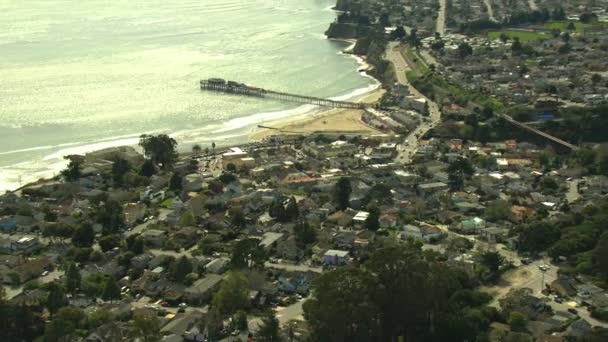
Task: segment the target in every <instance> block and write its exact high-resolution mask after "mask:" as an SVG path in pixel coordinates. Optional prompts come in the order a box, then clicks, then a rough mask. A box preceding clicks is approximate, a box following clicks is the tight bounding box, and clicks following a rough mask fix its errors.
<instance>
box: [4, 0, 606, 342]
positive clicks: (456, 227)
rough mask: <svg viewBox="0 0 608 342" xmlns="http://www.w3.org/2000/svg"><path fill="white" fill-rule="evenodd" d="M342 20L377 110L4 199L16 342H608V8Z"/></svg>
mask: <svg viewBox="0 0 608 342" xmlns="http://www.w3.org/2000/svg"><path fill="white" fill-rule="evenodd" d="M335 9H336V11H337V19H336V21H335V22H334V23H332V24H331V25H330V27H329V29H328V31H327V32H326V34H327V36H328V37H329V38H333V39H352V40H356V43H355V44H354V46H353V47H352V51H348V52H347V53H353V54H356V55H359V56H361V57H364V58H365V60H366V62H367V63H368V64H369V66H368V68H366V70H365V72H367V73H368V74H370V75H372V76H374V77H376V78H377V79H378V80H379V81H380V82H381V83H382V86H381V89H378V90H376V91H375V92H374V93H373V94H371V95H368V96H367V97H362V98H361V99H359V100H360V102H361V103H365V104H369V105H362V106H360V107H359V106H354V105H353V106H352V107H353V108H348V109H332V110H330V111H328V112H326V113H320V114H314V115H311V116H309V117H304V118H302V119H301V121H292V122H287V123H280V122H273V123H268V124H266V123H265V124H264V128H263V129H262V130H261V131H260V132H257V133H254V134H253V137H254V138H255V139H254V140H253V141H252V142H250V143H247V144H243V145H239V146H219V145H217V146H216V144H215V143H213V144H210V145H209V146H204V145H199V144H195V145H192V146H178V144H177V142H176V141H175V140H174V139H173V138H171V137H170V136H169V135H164V134H158V135H142V136H141V138H140V141H139V145H138V146H124V147H115V148H109V149H104V150H101V151H97V152H92V153H87V154H86V155H69V156H65V158H66V159H67V160H68V162H69V164H68V166H67V167H66V169H65V170H63V171H62V172H61V174H60V175H59V176H57V177H55V178H53V179H47V180H40V181H38V182H35V183H32V184H28V185H25V186H23V187H21V188H19V189H17V190H15V191H8V192H6V194H4V195H0V277H1V283H0V312H1V314H2V316H1V317H2V320H0V322H1V323H0V326H1V328H0V340H2V341H87V342H110V341H170V342H174V341H175V342H180V341H235V342H236V341H273V342H274V341H290V342H292V341H496V342H498V341H551V342H554V341H555V342H558V341H606V340H608V228H607V227H608V216H607V213H608V198H607V196H606V194H607V193H608V145H606V134H605V132H606V127H608V121H607V119H606V116H605V114H606V111H607V110H608V35H606V33H607V32H608V1H605V0H604V1H600V0H597V1H582V0H575V1H568V2H563V1H553V0H542V1H541V0H536V1H534V0H530V1H527V0H526V1H524V0H515V1H507V0H485V1H472V0H460V1H449V0H439V1H436V0H423V1H409V0H406V1H391V0H376V1H363V0H339V1H338V3H337V4H336V8H335ZM214 82H219V81H214ZM222 82H223V80H222ZM222 84H223V83H222ZM223 96H233V97H234V100H235V101H238V99H239V98H238V95H235V94H233V95H223ZM328 101H329V100H328ZM332 103H336V102H335V101H333V102H332Z"/></svg>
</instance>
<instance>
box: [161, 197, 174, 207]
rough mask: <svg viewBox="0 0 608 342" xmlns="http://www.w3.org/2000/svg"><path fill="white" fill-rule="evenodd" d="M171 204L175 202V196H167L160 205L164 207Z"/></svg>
mask: <svg viewBox="0 0 608 342" xmlns="http://www.w3.org/2000/svg"><path fill="white" fill-rule="evenodd" d="M171 204H173V198H167V199H166V200H164V201H163V202H162V203H161V204H160V206H161V207H163V208H169V207H170V206H171Z"/></svg>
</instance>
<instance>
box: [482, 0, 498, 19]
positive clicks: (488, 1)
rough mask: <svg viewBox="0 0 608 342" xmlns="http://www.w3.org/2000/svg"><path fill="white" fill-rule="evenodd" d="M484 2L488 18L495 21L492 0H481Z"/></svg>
mask: <svg viewBox="0 0 608 342" xmlns="http://www.w3.org/2000/svg"><path fill="white" fill-rule="evenodd" d="M483 2H484V3H485V4H486V8H487V9H488V18H489V19H490V20H492V21H493V22H496V21H497V20H496V18H495V17H494V9H493V8H492V0H483Z"/></svg>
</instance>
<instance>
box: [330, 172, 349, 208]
mask: <svg viewBox="0 0 608 342" xmlns="http://www.w3.org/2000/svg"><path fill="white" fill-rule="evenodd" d="M352 191H353V189H352V186H351V184H350V179H349V178H346V177H342V178H340V179H339V180H338V182H336V185H335V187H334V196H335V200H336V205H337V206H338V209H340V210H345V209H346V208H348V206H349V204H350V203H349V201H350V194H351V192H352Z"/></svg>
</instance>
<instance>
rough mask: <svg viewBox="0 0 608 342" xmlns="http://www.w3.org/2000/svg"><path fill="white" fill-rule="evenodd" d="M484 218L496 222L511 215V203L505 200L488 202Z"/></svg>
mask: <svg viewBox="0 0 608 342" xmlns="http://www.w3.org/2000/svg"><path fill="white" fill-rule="evenodd" d="M484 216H485V218H486V220H488V221H491V222H496V221H500V220H506V219H508V218H509V217H510V216H511V205H510V204H509V202H507V201H505V200H495V201H492V202H489V203H488V205H487V206H486V210H485V213H484Z"/></svg>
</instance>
